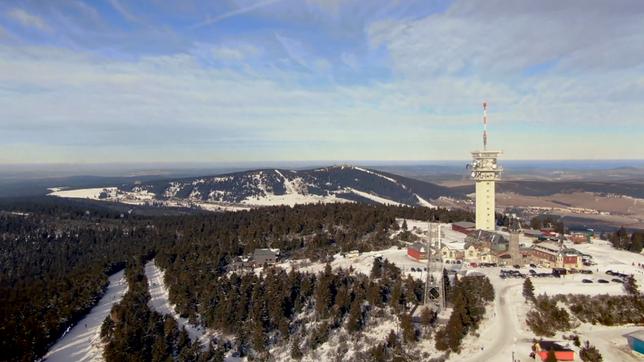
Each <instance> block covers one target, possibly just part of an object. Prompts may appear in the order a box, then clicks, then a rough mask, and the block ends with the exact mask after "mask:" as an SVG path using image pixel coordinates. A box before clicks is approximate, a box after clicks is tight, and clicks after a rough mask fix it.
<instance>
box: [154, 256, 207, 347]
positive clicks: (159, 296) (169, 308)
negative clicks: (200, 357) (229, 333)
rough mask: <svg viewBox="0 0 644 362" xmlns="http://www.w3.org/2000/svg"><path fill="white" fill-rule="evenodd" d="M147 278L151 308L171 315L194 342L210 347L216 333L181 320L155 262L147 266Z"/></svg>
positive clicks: (184, 319)
mask: <svg viewBox="0 0 644 362" xmlns="http://www.w3.org/2000/svg"><path fill="white" fill-rule="evenodd" d="M145 276H146V278H147V279H148V288H149V292H150V302H149V305H150V307H151V308H152V309H153V310H155V311H157V312H158V313H160V314H163V315H169V316H171V317H172V318H174V319H175V320H176V321H177V325H178V326H179V328H185V329H186V332H188V335H189V336H190V339H191V340H192V341H199V342H200V343H201V345H202V346H203V347H206V346H208V344H209V343H210V340H211V339H212V338H213V337H214V336H215V332H214V331H212V330H209V329H206V328H204V327H201V326H197V325H194V324H192V323H190V321H189V320H188V319H186V318H181V316H180V315H179V313H177V312H176V311H175V308H174V305H172V304H170V299H169V294H168V288H167V287H166V285H165V282H164V281H163V272H162V271H161V269H159V268H158V267H157V266H156V264H154V260H151V261H149V262H147V263H146V264H145Z"/></svg>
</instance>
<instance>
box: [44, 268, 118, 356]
mask: <svg viewBox="0 0 644 362" xmlns="http://www.w3.org/2000/svg"><path fill="white" fill-rule="evenodd" d="M109 283H110V284H109V285H108V287H107V290H106V291H105V295H103V297H102V298H101V300H99V302H98V304H97V305H96V306H95V307H94V308H92V310H91V311H90V312H89V314H87V315H86V316H85V318H83V319H82V320H81V321H80V322H78V323H77V324H76V325H75V326H74V327H73V328H72V329H71V330H70V331H69V332H68V333H67V334H65V335H64V336H63V337H62V338H61V339H59V340H58V342H56V344H54V346H53V347H51V349H50V350H49V352H47V354H46V355H45V357H44V358H45V360H46V361H52V362H55V361H61V362H67V361H102V360H103V346H102V344H101V339H100V333H101V324H102V323H103V320H105V317H107V315H108V314H109V312H110V310H111V309H112V306H113V305H114V304H116V303H119V302H120V301H121V299H122V298H123V295H125V293H126V292H127V281H126V280H125V278H124V271H123V270H121V271H120V272H117V273H115V274H112V275H111V276H110V278H109Z"/></svg>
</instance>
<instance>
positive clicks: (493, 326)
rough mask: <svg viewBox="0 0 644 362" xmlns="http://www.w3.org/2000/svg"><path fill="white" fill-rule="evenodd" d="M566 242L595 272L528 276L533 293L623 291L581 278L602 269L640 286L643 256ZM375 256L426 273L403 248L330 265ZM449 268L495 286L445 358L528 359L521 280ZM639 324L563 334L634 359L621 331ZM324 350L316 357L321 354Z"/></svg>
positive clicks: (358, 266)
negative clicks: (475, 325) (475, 324)
mask: <svg viewBox="0 0 644 362" xmlns="http://www.w3.org/2000/svg"><path fill="white" fill-rule="evenodd" d="M397 221H398V223H399V224H400V225H401V224H402V222H403V219H398V220H397ZM406 221H407V226H408V229H409V230H410V231H412V232H413V233H414V234H416V235H419V236H424V235H426V233H427V228H428V222H425V221H419V220H406ZM442 233H443V242H444V244H446V245H450V246H452V247H455V248H457V247H458V246H459V245H463V240H464V238H465V235H464V234H462V233H459V232H455V231H453V230H451V227H450V225H449V224H443V227H442ZM567 246H569V247H575V248H576V249H577V250H579V251H581V252H583V253H586V254H589V255H592V256H593V260H594V261H595V262H596V263H597V265H596V266H593V272H594V274H591V275H587V274H572V275H566V276H563V277H562V278H532V279H531V280H532V283H533V285H534V286H535V293H536V294H540V293H546V294H548V295H556V294H569V293H573V294H586V295H597V294H610V295H623V294H624V293H625V292H624V289H623V286H622V284H621V283H614V282H612V281H611V282H610V283H608V284H598V283H597V282H594V283H592V284H585V283H582V282H581V279H591V280H597V279H606V280H609V281H610V280H611V279H612V277H611V276H609V275H606V274H605V271H606V270H613V271H619V272H621V273H627V274H633V275H634V276H635V278H636V279H637V281H638V284H639V285H640V286H642V287H644V269H642V268H640V267H638V266H637V264H638V263H641V264H644V255H641V254H636V253H631V252H627V251H621V250H616V249H614V248H613V247H612V246H611V244H610V243H609V242H607V241H603V240H593V243H592V244H579V245H567ZM378 256H382V257H383V258H384V259H387V260H389V261H390V262H392V263H394V264H395V265H396V266H398V267H399V268H400V269H401V270H402V272H403V277H406V276H407V275H411V276H412V277H414V278H416V279H419V280H424V278H425V277H426V273H424V272H419V271H415V272H412V271H411V268H412V267H413V268H415V269H418V268H419V267H424V266H425V263H421V262H417V261H415V260H413V259H410V258H409V257H407V255H406V249H405V248H397V247H392V248H389V249H385V250H378V251H371V252H364V253H361V254H359V255H357V256H356V255H350V254H348V255H346V256H343V255H341V254H337V255H335V256H334V259H333V261H332V262H331V263H330V264H331V266H332V268H334V269H337V268H343V269H345V270H346V269H348V268H350V267H351V268H353V270H354V271H355V272H356V273H363V274H366V275H369V273H370V271H371V267H372V265H373V261H374V259H375V257H378ZM633 264H634V265H633ZM279 266H281V267H283V268H285V269H287V270H289V269H290V268H293V267H297V268H298V269H299V270H300V271H308V272H314V273H318V272H321V271H322V270H323V269H324V264H323V263H310V262H307V261H287V262H283V263H281V264H279ZM450 266H451V267H452V268H459V267H462V268H463V271H465V272H479V273H483V274H485V275H486V276H487V277H488V278H489V279H490V281H491V283H492V285H493V286H494V289H495V300H494V302H493V303H491V304H490V305H489V306H488V307H487V311H486V315H485V318H484V320H483V321H482V322H481V324H480V326H479V329H478V331H477V332H476V334H475V335H472V334H470V335H468V336H466V338H465V339H464V341H463V350H462V351H461V353H459V354H454V353H452V354H451V355H450V357H449V359H448V361H459V362H460V361H465V362H475V361H491V362H494V361H508V360H511V357H512V355H513V353H514V356H515V358H518V359H519V360H521V361H529V360H531V359H530V358H529V353H530V352H531V344H532V339H533V338H536V336H535V335H534V334H533V333H532V331H531V330H530V329H529V327H528V326H527V324H526V323H525V319H526V314H527V313H528V311H529V310H530V308H531V305H530V304H528V303H526V301H525V298H524V297H523V295H522V286H523V281H524V280H523V279H501V278H500V277H499V270H500V269H501V268H498V267H496V268H470V267H468V266H461V265H450V264H447V265H446V267H450ZM528 269H529V268H522V269H521V272H522V273H524V274H527V273H528ZM536 271H537V272H545V271H546V270H545V269H544V270H540V269H539V268H537V270H536ZM548 271H549V270H548ZM638 328H639V329H641V327H638V326H634V325H626V326H617V327H607V326H601V325H594V326H593V325H591V324H586V323H582V324H580V325H579V326H578V327H577V328H576V329H575V330H573V331H568V332H564V333H562V334H566V335H569V334H573V333H576V334H578V335H579V336H580V338H581V340H582V341H585V340H590V342H591V344H593V345H595V346H596V347H597V348H598V349H599V351H600V352H601V353H602V355H603V356H604V360H605V361H636V360H637V359H636V357H634V356H633V355H632V354H630V352H629V351H628V347H627V341H626V338H624V337H623V335H624V334H627V333H630V332H632V331H634V330H637V329H638ZM389 329H391V328H390V326H387V328H381V329H379V330H380V331H381V332H382V333H384V332H385V331H386V332H388V330H389ZM394 329H395V328H394ZM365 333H368V332H365ZM560 336H561V334H560V335H559V336H558V337H554V338H546V339H549V340H555V341H557V342H559V343H560V344H562V345H566V344H570V348H572V349H573V350H574V351H575V353H576V355H577V356H578V355H579V354H578V351H579V349H578V348H576V347H574V346H572V343H570V342H569V341H565V340H563V339H562V338H560ZM417 347H418V348H419V349H420V350H421V351H423V352H425V351H426V352H428V353H430V355H433V356H435V355H436V353H434V352H433V351H434V350H433V348H434V347H433V340H431V341H422V342H420V343H419V344H418V345H417ZM320 348H321V350H320V351H322V352H325V353H328V351H327V350H326V349H325V348H326V347H324V345H323V346H321V347H320ZM327 349H328V348H327ZM322 352H320V353H317V354H316V355H319V356H325V354H324V353H322ZM345 357H349V355H348V354H347V355H345ZM307 358H308V357H307ZM308 360H313V358H309V359H308Z"/></svg>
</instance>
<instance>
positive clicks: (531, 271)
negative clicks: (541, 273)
mask: <svg viewBox="0 0 644 362" xmlns="http://www.w3.org/2000/svg"><path fill="white" fill-rule="evenodd" d="M528 271H529V272H530V274H532V275H535V274H537V272H536V271H534V269H530V270H528Z"/></svg>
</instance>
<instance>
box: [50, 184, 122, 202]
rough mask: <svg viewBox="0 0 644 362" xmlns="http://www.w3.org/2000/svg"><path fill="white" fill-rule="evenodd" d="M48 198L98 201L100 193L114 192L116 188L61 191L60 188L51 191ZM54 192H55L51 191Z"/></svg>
mask: <svg viewBox="0 0 644 362" xmlns="http://www.w3.org/2000/svg"><path fill="white" fill-rule="evenodd" d="M51 190H52V192H50V193H49V194H48V195H49V196H56V197H66V198H74V199H92V200H98V199H99V196H100V194H101V193H102V192H109V193H112V192H116V187H97V188H91V189H76V190H62V189H61V188H60V187H54V188H52V189H51ZM53 190H56V191H53Z"/></svg>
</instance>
